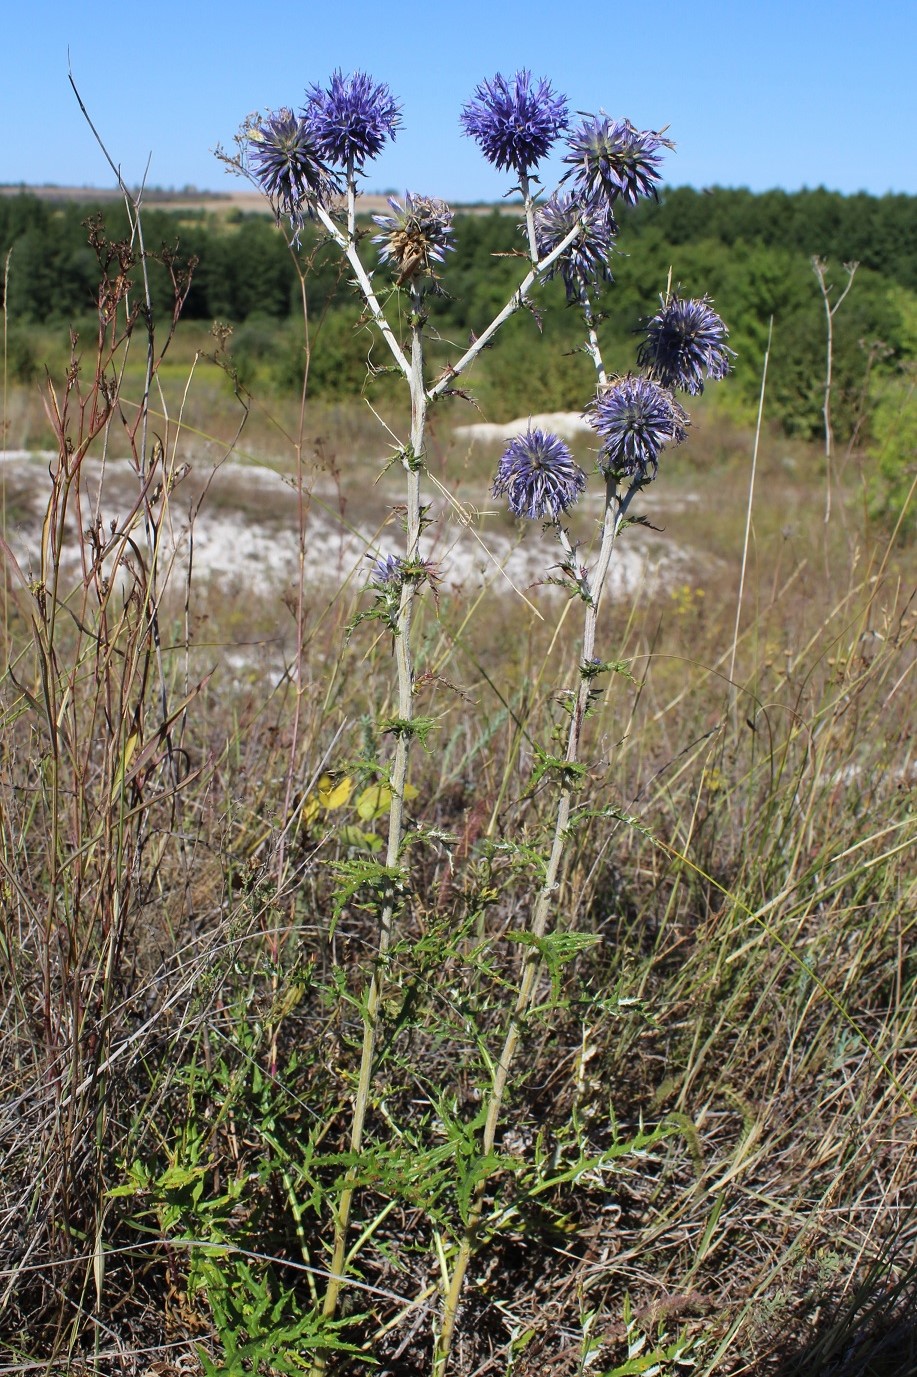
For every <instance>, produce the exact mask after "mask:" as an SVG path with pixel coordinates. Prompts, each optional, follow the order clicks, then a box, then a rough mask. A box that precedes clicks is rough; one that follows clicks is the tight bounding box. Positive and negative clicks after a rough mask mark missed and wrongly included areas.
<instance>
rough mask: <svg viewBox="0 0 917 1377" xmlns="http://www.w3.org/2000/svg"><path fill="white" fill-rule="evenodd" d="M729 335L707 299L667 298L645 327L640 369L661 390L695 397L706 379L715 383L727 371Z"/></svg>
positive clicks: (730, 351) (728, 366) (730, 354)
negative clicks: (672, 388)
mask: <svg viewBox="0 0 917 1377" xmlns="http://www.w3.org/2000/svg"><path fill="white" fill-rule="evenodd" d="M728 333H729V332H728V331H727V329H726V326H725V325H724V324H723V322H722V320H721V319H720V317H719V316H718V315H717V313H716V311H714V309H713V303H712V302H711V300H710V298H709V297H707V296H702V297H699V298H696V299H694V300H691V301H682V300H680V298H679V297H677V296H672V297H669V299H668V301H665V300H663V303H662V307H661V309H660V310H659V311H658V312H657V313H656V315H654V316H653V319H652V320H651V321H650V323H649V324H648V325H647V327H646V340H645V341H644V343H643V344H642V345H641V346H640V352H639V354H638V359H639V362H640V366H641V367H642V368H646V369H647V371H648V372H649V373H651V374H652V376H653V377H654V378H656V380H657V381H658V382H661V383H662V385H663V387H680V388H681V389H682V391H684V392H690V393H691V395H692V396H697V394H698V393H699V392H703V390H704V380H705V379H711V380H712V381H714V382H718V381H719V379H720V378H725V376H726V374H727V373H728V372H729V369H730V367H731V364H730V362H729V360H730V358H731V357H734V355H733V351H732V350H731V349H730V348H729V347H728V346H727V344H726V336H727V334H728Z"/></svg>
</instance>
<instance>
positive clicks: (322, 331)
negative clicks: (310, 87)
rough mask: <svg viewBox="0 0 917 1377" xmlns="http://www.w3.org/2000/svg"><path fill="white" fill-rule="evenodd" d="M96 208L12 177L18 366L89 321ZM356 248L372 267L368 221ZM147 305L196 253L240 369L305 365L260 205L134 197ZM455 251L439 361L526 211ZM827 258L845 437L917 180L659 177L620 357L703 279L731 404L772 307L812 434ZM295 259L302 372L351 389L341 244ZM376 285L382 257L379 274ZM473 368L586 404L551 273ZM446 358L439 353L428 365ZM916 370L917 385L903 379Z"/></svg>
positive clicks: (779, 379) (905, 295)
mask: <svg viewBox="0 0 917 1377" xmlns="http://www.w3.org/2000/svg"><path fill="white" fill-rule="evenodd" d="M93 215H98V216H101V217H102V222H103V224H104V233H105V235H106V236H107V237H108V238H109V239H110V240H117V239H119V238H123V237H125V236H126V234H127V222H126V217H125V213H124V210H123V207H120V206H119V205H118V204H117V203H112V202H108V203H107V204H106V205H105V206H104V207H103V206H92V205H75V204H55V203H53V202H49V201H47V200H43V199H42V200H39V199H38V198H37V197H34V196H30V195H28V194H23V195H19V196H12V197H0V253H2V255H3V257H4V259H5V258H6V255H7V254H8V253H9V251H10V250H12V255H11V257H10V260H9V273H8V294H7V295H8V299H7V302H6V305H7V318H8V329H9V337H10V359H9V365H10V369H11V372H12V374H13V376H18V377H19V378H21V379H23V380H27V379H28V378H30V377H33V376H36V375H37V373H39V372H40V370H41V365H42V362H43V358H42V354H41V349H42V338H43V332H45V331H46V330H47V328H48V327H49V326H51V327H53V326H54V325H55V324H63V323H65V322H66V323H77V324H79V323H80V322H83V323H84V324H83V328H85V322H86V321H87V319H88V318H90V317H91V314H92V310H93V305H94V302H95V299H96V292H97V284H98V277H99V263H98V259H97V255H96V253H95V252H94V251H93V249H92V248H91V247H90V244H89V238H88V232H87V222H88V220H89V217H90V216H93ZM365 228H366V239H365V241H364V246H363V248H364V256H365V260H366V261H367V263H368V264H369V265H370V266H371V267H375V266H376V259H375V249H374V246H373V245H372V242H371V239H372V232H373V228H374V227H373V226H372V225H371V224H367V225H366V226H365ZM144 236H145V243H146V248H147V251H148V253H149V254H150V255H151V258H152V260H154V261H153V262H152V265H151V277H152V285H153V295H154V309H155V312H157V313H159V314H160V315H161V313H163V312H166V311H170V309H171V307H170V296H171V287H170V284H169V276H168V272H167V271H166V268H165V266H164V262H163V260H167V261H171V262H172V263H173V265H175V264H177V265H178V266H179V268H181V267H182V266H183V265H184V264H186V263H188V262H189V261H191V260H195V265H194V267H193V272H192V277H191V286H190V289H189V291H188V295H187V300H186V303H185V307H184V310H183V319H184V320H186V321H198V322H201V321H205V322H214V321H219V322H222V323H225V324H226V325H228V326H231V327H232V335H231V336H230V343H229V348H230V351H231V358H232V361H233V367H234V368H235V369H236V372H237V375H238V377H239V380H240V381H241V382H242V384H243V385H245V386H248V387H251V388H253V389H255V388H257V387H259V386H260V387H263V388H267V389H274V390H284V389H289V388H295V387H298V386H299V384H300V382H301V377H302V367H303V358H304V350H303V325H302V299H301V292H300V285H299V278H298V276H297V272H296V267H295V264H294V261H293V256H292V252H291V250H290V248H289V246H288V245H287V243H286V239H285V237H284V235H283V234H282V233H281V232H279V231H278V229H277V227H276V226H275V225H274V224H273V223H272V221H271V219H270V217H269V216H268V215H257V214H246V213H242V212H233V211H230V212H228V213H227V212H223V213H216V212H214V211H209V210H207V211H205V210H200V211H198V210H191V209H187V210H183V211H180V212H176V211H163V210H157V209H156V208H155V206H150V207H149V208H148V209H146V210H145V212H144ZM455 243H456V251H455V252H454V253H452V254H450V255H449V256H448V262H447V263H446V265H445V266H444V268H443V271H442V280H441V282H440V283H439V285H438V288H437V290H436V291H435V293H433V294H431V296H430V298H429V314H430V321H431V324H432V325H433V327H435V329H436V330H437V331H438V332H439V335H440V337H441V340H442V344H441V345H440V346H438V348H437V350H436V352H437V353H441V356H442V359H441V361H442V363H445V362H446V361H447V359H448V358H449V357H450V355H451V354H452V352H453V351H454V349H456V348H461V347H463V346H464V344H465V343H466V342H467V340H468V338H469V335H470V333H471V332H479V331H480V330H481V329H482V328H483V326H484V325H486V323H487V321H488V320H489V319H490V317H491V316H492V315H493V314H494V312H495V311H496V310H498V309H499V307H500V306H501V305H502V304H503V302H504V301H505V300H506V298H507V295H508V294H509V292H510V291H511V290H512V288H513V285H514V284H515V283H516V282H517V281H518V280H519V278H520V277H521V276H522V272H523V263H522V260H521V259H520V258H518V257H517V256H515V255H516V253H517V252H518V251H519V250H520V249H521V247H522V241H521V238H520V236H519V221H518V220H517V218H516V217H515V216H514V215H512V214H509V213H507V212H506V211H505V210H504V211H503V212H499V211H494V212H493V214H491V215H486V214H485V215H480V214H476V215H471V214H465V215H462V214H458V215H457V216H456V220H455ZM813 255H818V256H819V257H821V258H822V259H826V260H827V261H828V265H829V279H830V280H831V281H832V282H833V283H834V284H835V286H836V288H838V289H839V288H840V287H841V286H842V285H843V283H844V281H845V280H846V279H845V274H844V269H843V264H844V263H846V262H850V261H856V262H858V263H859V264H860V267H859V270H858V272H857V276H856V280H855V282H854V286H853V289H852V291H851V293H850V295H849V297H848V298H847V300H846V301H845V302H844V304H843V306H842V307H841V309H840V311H839V312H838V314H837V317H836V320H835V358H834V363H835V386H836V392H835V421H836V426H837V435H838V439H839V440H843V439H844V438H845V437H846V436H849V435H850V434H851V433H852V432H853V430H854V428H855V427H856V428H857V430H858V432H860V431H861V430H862V427H863V425H864V411H865V400H866V399H867V398H868V397H869V396H872V395H873V394H874V393H875V390H876V388H877V386H879V385H880V384H881V383H882V382H883V380H884V382H885V383H886V384H890V385H892V386H895V385H899V384H901V385H903V382H904V381H905V380H906V378H907V376H908V371H909V370H912V369H913V360H914V356H915V352H917V197H912V196H884V197H872V196H867V195H865V194H863V195H856V196H841V195H839V194H837V193H834V192H828V191H824V190H817V191H802V192H796V193H792V194H790V193H785V192H779V191H772V192H766V193H764V194H753V193H751V192H748V191H741V190H739V191H728V190H717V189H714V190H710V191H704V192H700V191H694V190H692V189H690V188H685V187H681V188H675V189H672V190H667V191H663V192H662V193H661V195H660V199H659V201H658V202H657V203H653V202H644V203H642V204H641V205H640V206H639V207H638V208H637V209H635V210H626V211H625V213H623V214H622V216H621V223H620V232H619V235H618V240H617V249H616V252H615V254H614V255H613V258H612V262H611V268H612V272H613V275H614V283H613V284H612V285H609V287H608V288H607V289H606V291H605V293H604V296H603V301H602V308H603V312H604V314H603V318H602V322H601V327H600V328H601V332H602V335H603V346H604V348H605V351H606V357H607V358H608V360H609V362H610V364H611V366H612V367H614V368H616V369H618V370H621V371H623V370H626V369H627V368H629V367H632V366H633V361H634V355H635V349H636V342H637V341H636V338H635V337H636V335H637V334H638V332H639V330H640V328H641V324H642V323H643V322H644V321H645V320H646V318H647V317H648V316H649V315H651V314H652V312H653V310H654V309H655V303H656V302H657V301H658V299H659V294H660V293H661V292H662V291H664V290H665V288H666V283H667V281H668V280H669V275H670V273H671V280H672V284H673V287H674V288H675V289H676V290H679V291H680V292H682V293H683V294H686V295H692V296H694V295H701V294H704V293H708V294H709V295H710V296H712V297H713V298H714V300H715V303H716V307H717V309H718V311H719V312H720V314H721V315H722V316H723V318H724V319H725V320H726V322H727V324H728V326H729V329H730V343H731V344H732V346H733V348H734V349H735V350H736V353H737V359H736V377H735V383H734V388H733V393H734V397H735V405H736V406H737V407H740V408H741V407H743V406H744V407H745V408H747V409H751V408H752V407H753V405H754V401H755V398H756V397H757V392H758V388H759V386H760V377H761V367H762V362H763V355H764V348H765V341H766V339H767V333H768V323H769V320H770V319H771V317H773V321H774V336H773V350H772V357H771V366H770V374H769V396H770V402H771V407H772V414H773V413H774V412H775V413H776V415H777V416H778V417H779V419H780V420H781V422H782V423H783V425H784V426H785V427H786V429H787V430H788V431H790V432H794V433H798V434H802V435H816V434H818V432H819V430H820V427H821V424H822V420H821V388H822V385H823V379H824V355H825V314H824V306H823V302H822V299H821V296H820V293H819V287H818V283H817V280H816V277H815V274H814V272H813V269H812V263H811V259H812V257H813ZM297 256H298V259H299V261H300V263H301V264H302V265H305V266H306V268H307V274H306V285H307V300H308V310H309V320H310V343H311V362H310V388H311V389H312V391H313V394H315V395H325V396H329V397H344V396H346V395H353V394H354V392H356V391H359V389H360V388H362V387H364V386H373V387H381V388H384V387H385V386H386V380H385V378H384V376H383V377H382V379H381V381H378V380H376V381H372V382H370V383H368V382H367V378H368V376H369V375H370V374H372V373H373V372H374V366H380V365H384V364H386V363H387V359H386V358H385V353H384V350H383V349H382V348H381V347H380V346H379V344H378V341H376V340H374V338H373V335H372V331H371V328H370V327H369V326H368V325H367V324H366V323H365V322H364V321H360V320H359V306H358V303H357V301H356V297H355V294H354V291H353V288H352V287H351V286H350V285H349V283H348V280H347V274H346V273H345V272H344V271H343V270H342V268H341V265H340V262H339V260H338V257H337V254H336V251H335V250H334V249H333V246H331V245H328V244H326V243H324V242H323V240H322V238H321V237H320V235H319V233H318V232H317V231H316V230H314V229H311V228H307V230H306V232H305V233H304V235H303V242H302V245H301V247H300V248H299V250H298V251H297ZM376 283H377V286H378V288H379V290H380V292H382V293H384V292H388V291H394V290H395V289H394V288H393V287H388V286H387V277H386V275H385V271H384V269H378V270H377V272H376ZM533 307H534V309H533V310H532V311H531V312H522V313H520V314H519V316H518V317H517V318H515V319H514V320H513V321H512V322H511V323H510V325H509V327H508V329H507V330H506V331H505V333H504V334H503V335H501V337H500V339H499V342H498V344H497V345H496V347H495V348H493V349H491V350H488V351H487V352H486V353H485V355H484V356H483V357H482V359H481V360H480V362H479V364H478V365H476V369H475V373H474V375H473V376H472V378H471V382H470V386H471V388H472V390H473V391H474V393H475V396H476V398H477V399H478V401H479V403H480V405H481V408H482V410H483V411H484V412H485V413H486V414H487V415H488V416H491V417H493V418H494V419H501V418H504V419H505V418H507V417H509V416H512V415H519V414H525V413H526V412H532V411H540V410H552V409H557V408H577V409H579V408H580V407H582V405H583V404H584V400H585V399H586V398H587V397H588V395H589V392H590V390H591V387H592V379H591V375H590V368H591V365H590V364H589V363H588V360H586V359H585V357H584V356H583V354H582V352H581V348H580V346H581V325H580V322H579V320H578V318H577V314H576V312H575V311H573V310H570V309H569V308H567V306H566V303H565V299H564V293H563V289H562V287H561V284H560V283H559V282H557V281H554V282H551V283H548V284H546V285H545V286H544V287H543V288H542V289H540V290H538V291H537V292H536V293H534V294H533ZM439 364H440V359H439V358H438V357H434V358H433V359H432V360H431V365H432V366H433V367H434V368H435V367H438V366H439ZM911 386H912V384H911Z"/></svg>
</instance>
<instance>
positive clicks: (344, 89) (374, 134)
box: [303, 69, 401, 169]
mask: <svg viewBox="0 0 917 1377" xmlns="http://www.w3.org/2000/svg"><path fill="white" fill-rule="evenodd" d="M306 100H307V104H306V108H305V109H304V111H303V117H304V118H305V119H306V120H307V121H308V123H309V126H310V128H311V129H312V132H313V135H314V137H315V140H316V142H317V144H318V146H319V148H320V149H321V152H322V155H323V157H325V158H327V160H328V161H329V162H330V163H334V164H336V165H337V166H338V167H347V166H348V165H349V164H350V162H351V160H352V161H353V165H354V167H356V168H360V169H362V167H363V164H364V163H365V162H366V160H367V158H375V157H376V156H377V155H378V154H379V152H380V151H381V149H382V147H383V145H384V144H385V142H386V140H387V139H393V138H394V137H395V130H396V129H397V128H398V126H399V124H400V123H401V107H400V106H399V105H398V104H396V102H395V101H394V99H393V98H392V93H391V91H390V90H389V88H388V87H387V86H386V85H385V83H384V82H380V83H379V84H378V85H376V84H375V83H374V82H373V79H372V77H370V76H368V75H367V74H366V72H351V74H350V76H348V77H345V76H344V75H343V73H342V72H341V70H340V69H338V70H337V71H336V72H334V73H333V74H332V77H331V83H330V85H329V86H328V87H327V89H325V88H323V87H321V86H310V87H309V89H308V90H307V91H306Z"/></svg>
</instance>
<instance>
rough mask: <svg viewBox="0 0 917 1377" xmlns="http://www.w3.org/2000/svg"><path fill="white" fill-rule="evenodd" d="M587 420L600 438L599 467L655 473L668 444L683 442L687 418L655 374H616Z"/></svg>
mask: <svg viewBox="0 0 917 1377" xmlns="http://www.w3.org/2000/svg"><path fill="white" fill-rule="evenodd" d="M588 420H589V424H590V425H591V426H592V427H593V429H594V430H596V431H597V432H598V435H599V438H600V439H601V441H602V450H601V453H600V455H599V467H600V468H601V469H602V471H603V472H604V473H606V474H628V475H629V476H630V477H632V478H640V479H641V480H644V481H645V480H648V479H650V478H655V477H656V471H657V468H658V465H659V455H660V453H661V452H662V450H663V449H664V448H665V446H666V445H669V444H675V445H678V444H681V442H682V440H683V439H684V438H685V435H686V434H687V427H688V416H687V412H686V411H685V410H684V408H683V407H682V406H680V405H679V403H678V402H676V400H675V398H674V397H673V396H672V394H671V393H670V392H667V391H666V390H665V388H664V387H660V385H659V383H657V382H654V380H653V379H652V378H644V377H634V376H633V375H631V374H628V375H627V376H626V377H623V378H615V380H614V382H612V383H611V384H610V385H609V386H608V387H606V388H604V389H603V390H602V391H601V392H600V393H599V395H598V397H597V398H596V400H595V402H594V403H593V405H592V407H591V409H590V413H589V416H588Z"/></svg>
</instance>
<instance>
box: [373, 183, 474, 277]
mask: <svg viewBox="0 0 917 1377" xmlns="http://www.w3.org/2000/svg"><path fill="white" fill-rule="evenodd" d="M388 203H389V205H390V206H391V208H392V214H391V215H374V216H373V220H374V221H375V222H376V224H377V225H378V226H379V227H380V229H382V230H384V233H383V234H375V235H373V243H374V244H381V245H382V249H381V252H380V254H379V257H380V259H381V260H382V262H383V263H391V265H392V267H393V268H394V270H395V281H396V282H397V284H398V286H399V287H403V286H404V284H405V283H406V282H413V281H414V280H415V279H416V278H418V277H423V276H427V277H433V276H435V265H436V264H437V263H442V262H443V261H444V258H445V255H446V252H447V251H448V250H449V249H454V248H455V245H454V244H453V243H452V242H451V240H452V211H451V210H450V209H449V207H448V206H447V205H446V203H445V201H439V200H437V199H436V197H435V196H416V195H414V193H413V192H410V191H408V192H405V197H404V205H401V204H400V202H399V201H397V200H396V198H395V197H394V196H390V197H389V198H388Z"/></svg>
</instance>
